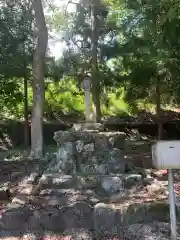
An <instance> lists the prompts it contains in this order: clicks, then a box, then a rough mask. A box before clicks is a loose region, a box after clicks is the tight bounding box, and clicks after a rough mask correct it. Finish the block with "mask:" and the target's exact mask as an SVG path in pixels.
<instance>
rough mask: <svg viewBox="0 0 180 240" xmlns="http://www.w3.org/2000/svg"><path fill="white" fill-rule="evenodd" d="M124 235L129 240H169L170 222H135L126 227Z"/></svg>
mask: <svg viewBox="0 0 180 240" xmlns="http://www.w3.org/2000/svg"><path fill="white" fill-rule="evenodd" d="M123 237H125V238H126V239H127V240H130V239H143V240H157V239H158V240H168V239H170V231H169V224H167V223H164V224H163V223H159V222H156V223H153V224H152V223H149V224H133V225H130V226H129V227H127V228H126V231H124V236H123Z"/></svg>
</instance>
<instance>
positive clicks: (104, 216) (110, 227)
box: [93, 203, 116, 235]
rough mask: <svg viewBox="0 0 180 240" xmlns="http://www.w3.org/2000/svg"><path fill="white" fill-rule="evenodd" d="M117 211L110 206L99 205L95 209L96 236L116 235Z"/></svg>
mask: <svg viewBox="0 0 180 240" xmlns="http://www.w3.org/2000/svg"><path fill="white" fill-rule="evenodd" d="M115 215H116V212H115V210H114V209H113V208H112V207H111V206H109V205H108V204H104V203H98V204H96V205H95V207H94V213H93V222H94V230H95V232H96V235H99V234H100V235H108V234H112V233H114V224H115Z"/></svg>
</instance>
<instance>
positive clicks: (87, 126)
mask: <svg viewBox="0 0 180 240" xmlns="http://www.w3.org/2000/svg"><path fill="white" fill-rule="evenodd" d="M72 130H73V131H88V130H96V131H103V130H104V125H103V124H101V123H93V122H92V123H78V124H74V125H73V127H72Z"/></svg>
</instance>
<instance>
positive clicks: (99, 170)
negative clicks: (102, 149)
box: [95, 164, 108, 175]
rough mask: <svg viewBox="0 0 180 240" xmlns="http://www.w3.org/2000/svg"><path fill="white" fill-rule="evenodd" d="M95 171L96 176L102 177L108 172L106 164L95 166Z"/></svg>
mask: <svg viewBox="0 0 180 240" xmlns="http://www.w3.org/2000/svg"><path fill="white" fill-rule="evenodd" d="M95 171H96V172H97V173H98V174H103V175H105V174H107V172H108V169H107V164H100V165H95Z"/></svg>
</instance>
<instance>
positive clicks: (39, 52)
mask: <svg viewBox="0 0 180 240" xmlns="http://www.w3.org/2000/svg"><path fill="white" fill-rule="evenodd" d="M32 5H33V9H34V13H35V19H36V27H37V35H38V36H37V46H36V51H35V53H34V59H33V82H32V89H33V108H32V118H31V153H30V156H29V157H30V158H33V159H39V158H41V157H42V155H43V112H44V111H43V107H44V60H45V55H46V49H47V42H48V31H47V27H46V22H45V17H44V12H43V6H42V2H41V0H32Z"/></svg>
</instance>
